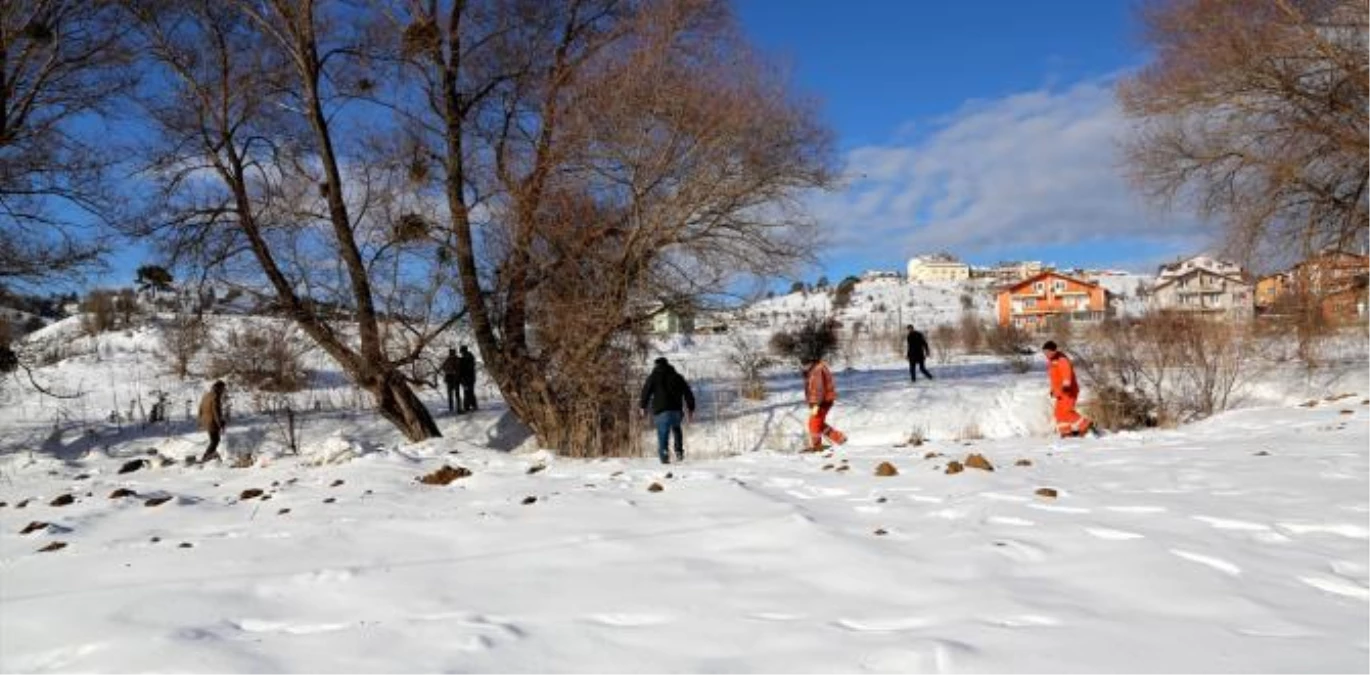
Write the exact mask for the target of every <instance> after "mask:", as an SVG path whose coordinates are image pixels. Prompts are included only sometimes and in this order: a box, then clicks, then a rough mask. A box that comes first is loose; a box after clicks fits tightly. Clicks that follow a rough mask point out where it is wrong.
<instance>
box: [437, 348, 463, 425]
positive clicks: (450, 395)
mask: <svg viewBox="0 0 1370 675" xmlns="http://www.w3.org/2000/svg"><path fill="white" fill-rule="evenodd" d="M442 380H443V384H445V385H447V412H449V413H456V414H458V415H460V414H461V391H460V389H459V387H460V386H461V357H459V356H457V350H455V349H452V348H451V347H449V348H448V349H447V358H445V359H443V360H442Z"/></svg>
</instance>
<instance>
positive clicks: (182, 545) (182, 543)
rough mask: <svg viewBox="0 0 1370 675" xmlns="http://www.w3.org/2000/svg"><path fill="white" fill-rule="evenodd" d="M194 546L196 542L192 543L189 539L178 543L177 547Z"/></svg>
mask: <svg viewBox="0 0 1370 675" xmlns="http://www.w3.org/2000/svg"><path fill="white" fill-rule="evenodd" d="M194 546H195V544H192V543H190V542H188V541H183V542H181V543H179V544H177V545H176V548H193V547H194Z"/></svg>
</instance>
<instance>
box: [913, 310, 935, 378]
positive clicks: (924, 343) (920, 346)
mask: <svg viewBox="0 0 1370 675" xmlns="http://www.w3.org/2000/svg"><path fill="white" fill-rule="evenodd" d="M908 328H909V334H908V343H909V350H908V358H909V379H910V380H912V381H914V382H917V381H918V371H920V370H921V371H923V375H924V376H926V377H927V378H928V379H929V380H931V379H933V378H932V373H929V372H928V367H927V366H926V365H925V363H924V362H926V361H927V359H928V356H929V355H931V354H932V348H931V347H929V346H928V339H927V338H926V337H923V334H922V333H920V332H918V331H916V330H914V329H913V325H912V324H910V325H909V327H908Z"/></svg>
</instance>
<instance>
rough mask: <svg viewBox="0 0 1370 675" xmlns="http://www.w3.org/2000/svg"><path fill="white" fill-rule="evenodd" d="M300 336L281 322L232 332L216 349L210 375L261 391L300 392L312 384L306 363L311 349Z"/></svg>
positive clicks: (229, 332)
mask: <svg viewBox="0 0 1370 675" xmlns="http://www.w3.org/2000/svg"><path fill="white" fill-rule="evenodd" d="M296 333H297V331H296V329H295V328H294V327H293V326H292V325H291V324H286V323H283V322H277V321H272V322H264V323H260V324H254V325H249V326H245V327H243V328H235V329H231V330H229V331H228V333H227V334H226V335H225V336H224V339H223V340H222V341H221V342H218V343H217V344H215V345H214V347H213V349H214V352H215V353H214V357H213V358H212V359H211V360H210V364H209V372H208V373H207V374H208V376H209V377H211V378H214V379H231V380H233V381H234V382H235V383H237V384H238V385H240V386H244V387H248V388H252V389H258V390H261V391H267V392H292V391H299V390H301V389H303V388H304V386H305V384H306V383H307V382H308V374H307V373H306V371H305V368H304V363H303V361H304V356H305V354H306V353H308V351H309V348H308V346H307V344H306V343H304V341H303V340H301V339H299V337H298V336H297V334H296Z"/></svg>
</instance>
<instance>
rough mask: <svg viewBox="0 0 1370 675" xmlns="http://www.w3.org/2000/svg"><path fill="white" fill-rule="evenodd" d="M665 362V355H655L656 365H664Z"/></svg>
mask: <svg viewBox="0 0 1370 675" xmlns="http://www.w3.org/2000/svg"><path fill="white" fill-rule="evenodd" d="M667 363H668V362H667V361H666V357H664V356H658V357H656V364H657V365H658V366H664V365H666V364H667Z"/></svg>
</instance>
